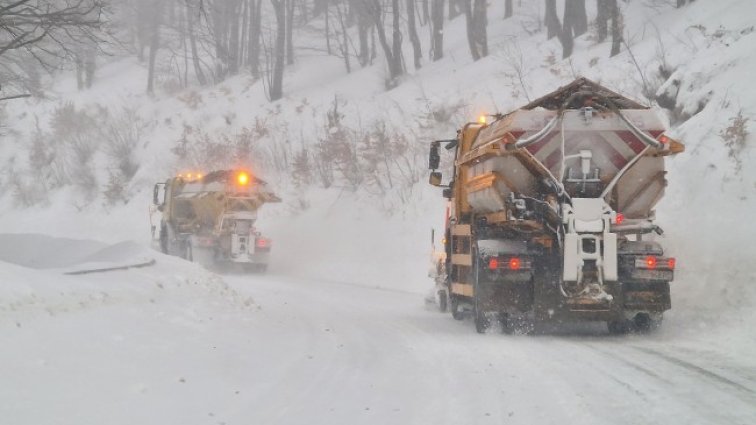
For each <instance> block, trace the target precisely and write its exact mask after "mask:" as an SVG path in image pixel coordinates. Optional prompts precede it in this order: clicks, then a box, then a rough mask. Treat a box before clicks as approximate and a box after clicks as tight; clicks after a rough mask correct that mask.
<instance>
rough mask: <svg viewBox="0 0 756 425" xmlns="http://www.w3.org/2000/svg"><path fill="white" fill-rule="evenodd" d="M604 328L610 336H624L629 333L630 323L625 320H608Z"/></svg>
mask: <svg viewBox="0 0 756 425" xmlns="http://www.w3.org/2000/svg"><path fill="white" fill-rule="evenodd" d="M606 327H607V328H608V329H609V333H610V334H612V335H625V334H626V333H628V332H629V331H630V322H629V321H627V320H610V321H608V322H606Z"/></svg>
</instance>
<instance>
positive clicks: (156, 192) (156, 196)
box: [152, 183, 165, 211]
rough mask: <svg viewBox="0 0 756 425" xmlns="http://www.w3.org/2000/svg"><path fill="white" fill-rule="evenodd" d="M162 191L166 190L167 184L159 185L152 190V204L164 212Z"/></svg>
mask: <svg viewBox="0 0 756 425" xmlns="http://www.w3.org/2000/svg"><path fill="white" fill-rule="evenodd" d="M160 189H165V183H157V184H155V187H154V188H153V189H152V203H153V205H157V206H158V209H159V210H161V211H162V208H161V207H162V206H163V202H161V201H160Z"/></svg>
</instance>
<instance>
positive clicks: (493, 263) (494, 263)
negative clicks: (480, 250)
mask: <svg viewBox="0 0 756 425" xmlns="http://www.w3.org/2000/svg"><path fill="white" fill-rule="evenodd" d="M488 268H489V269H491V270H496V269H498V268H499V259H498V258H495V257H494V258H491V259H490V260H488Z"/></svg>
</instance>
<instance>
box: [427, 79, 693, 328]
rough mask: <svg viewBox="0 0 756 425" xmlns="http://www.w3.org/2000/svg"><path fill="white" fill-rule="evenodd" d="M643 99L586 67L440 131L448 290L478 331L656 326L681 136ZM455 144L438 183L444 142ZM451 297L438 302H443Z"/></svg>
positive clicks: (662, 303) (667, 269)
mask: <svg viewBox="0 0 756 425" xmlns="http://www.w3.org/2000/svg"><path fill="white" fill-rule="evenodd" d="M664 131H665V127H664V125H663V123H662V122H661V121H660V120H659V118H658V117H657V115H656V114H655V113H654V112H653V111H652V110H650V109H649V108H647V107H644V106H642V105H640V104H638V103H636V102H634V101H633V100H630V99H628V98H625V97H623V96H620V95H618V94H617V93H614V92H612V91H610V90H608V89H606V88H604V87H602V86H600V85H598V84H596V83H594V82H592V81H589V80H587V79H584V78H581V79H578V80H576V81H574V82H573V83H571V84H569V85H567V86H565V87H562V88H561V89H559V90H557V91H555V92H553V93H551V94H548V95H546V96H544V97H542V98H540V99H538V100H535V101H533V102H531V103H530V104H528V105H526V106H524V107H522V108H520V109H517V110H515V111H513V112H511V113H509V114H506V115H498V116H495V117H494V119H493V120H492V122H490V123H485V120H483V119H482V120H481V122H478V123H469V124H467V125H465V126H464V127H463V128H462V129H461V130H459V131H458V134H457V138H455V139H451V140H440V141H435V142H433V143H432V144H431V148H430V158H429V166H430V169H431V170H432V172H431V175H430V183H431V184H432V185H434V186H440V187H443V188H444V191H443V194H444V197H446V198H448V199H449V202H450V204H451V208H449V212H448V213H447V214H448V217H447V220H446V222H447V228H446V236H445V238H444V249H445V253H446V256H445V270H444V273H443V276H444V279H443V283H442V285H441V286H442V288H441V290H440V291H439V295H440V296H442V297H448V305H449V308H450V309H451V313H452V316H453V317H454V318H455V319H462V318H463V317H464V316H465V313H470V314H472V316H473V318H474V322H475V327H476V329H477V331H478V332H485V330H486V329H487V328H488V327H489V326H490V325H491V324H492V321H493V320H498V321H499V322H500V323H501V327H502V329H503V330H504V331H505V332H512V331H518V330H519V331H525V332H528V331H531V330H533V329H535V330H538V329H539V328H540V329H543V328H545V327H546V325H549V324H553V323H562V322H567V321H604V322H606V323H607V324H608V328H609V331H610V332H612V333H624V332H627V331H629V330H640V331H644V330H650V329H653V328H655V327H656V326H658V325H659V323H660V322H661V320H662V314H663V312H664V311H666V310H668V309H670V308H671V300H670V291H669V288H670V286H669V285H670V282H671V281H672V280H673V277H674V270H675V259H674V258H672V257H669V256H667V255H665V253H664V250H663V248H662V246H661V245H660V244H659V243H658V242H657V241H655V237H656V236H657V235H661V234H662V230H661V229H660V228H659V226H657V225H656V224H655V223H654V219H655V217H654V210H653V208H654V206H655V205H656V203H657V202H658V201H659V200H660V199H661V198H662V196H663V194H664V188H665V186H666V180H665V171H664V160H665V157H667V156H670V155H674V154H677V153H680V152H683V151H684V146H683V145H682V144H681V143H679V142H677V141H675V140H672V139H671V138H669V137H667V136H666V135H665V134H664ZM442 147H443V148H445V149H444V150H446V151H450V152H449V155H450V154H451V153H453V155H454V158H453V171H452V175H451V178H449V179H446V180H447V184H442V181H443V180H444V179H443V176H442V174H441V172H439V171H437V170H438V169H439V167H440V160H441V152H440V149H441V148H442ZM446 301H447V300H442V302H441V303H440V305H442V306H444V305H447V302H446Z"/></svg>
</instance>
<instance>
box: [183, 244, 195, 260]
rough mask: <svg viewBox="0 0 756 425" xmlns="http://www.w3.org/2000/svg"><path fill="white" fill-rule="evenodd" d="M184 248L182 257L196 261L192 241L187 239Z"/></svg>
mask: <svg viewBox="0 0 756 425" xmlns="http://www.w3.org/2000/svg"><path fill="white" fill-rule="evenodd" d="M183 245H184V246H183V250H182V255H181V258H183V259H184V260H186V261H194V255H193V253H192V243H191V242H190V241H186V242H184V244H183Z"/></svg>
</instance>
